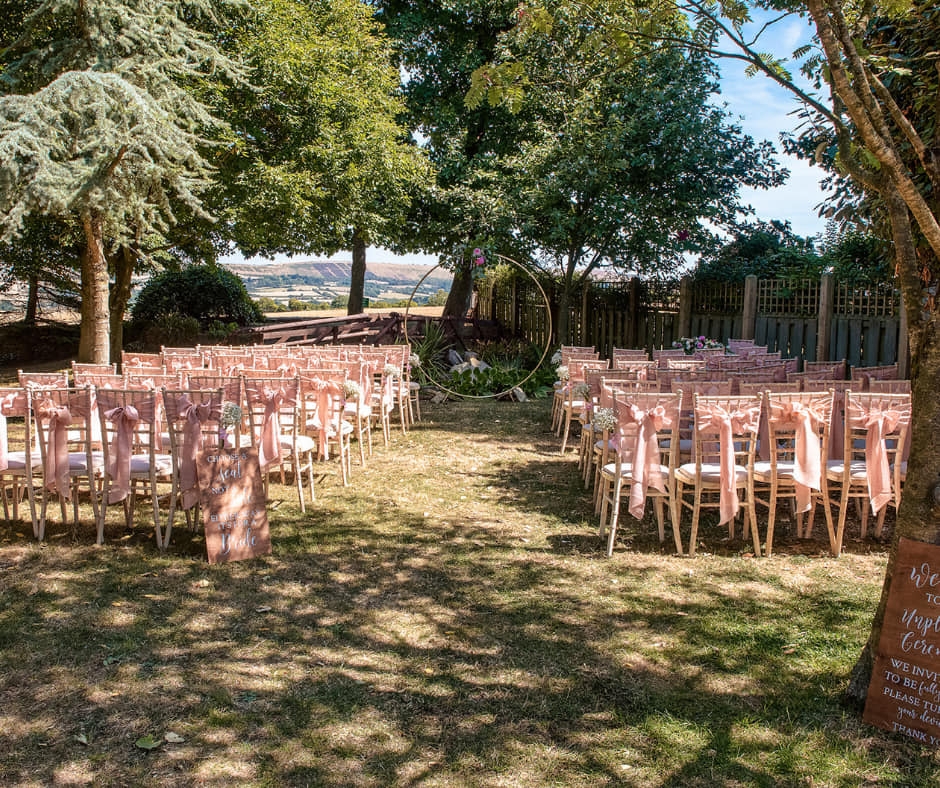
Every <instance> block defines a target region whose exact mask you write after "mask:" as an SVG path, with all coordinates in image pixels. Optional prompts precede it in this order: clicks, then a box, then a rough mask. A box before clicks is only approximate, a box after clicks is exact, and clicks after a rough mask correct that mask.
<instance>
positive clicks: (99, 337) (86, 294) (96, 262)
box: [78, 212, 111, 364]
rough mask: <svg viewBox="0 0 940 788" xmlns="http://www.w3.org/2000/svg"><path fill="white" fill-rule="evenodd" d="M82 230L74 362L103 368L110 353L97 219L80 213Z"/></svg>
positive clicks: (105, 283) (105, 271) (105, 274)
mask: <svg viewBox="0 0 940 788" xmlns="http://www.w3.org/2000/svg"><path fill="white" fill-rule="evenodd" d="M82 230H83V231H84V234H85V250H84V252H83V254H82V309H81V316H82V319H81V334H80V337H79V341H78V360H79V361H81V362H83V363H92V364H107V363H108V359H109V352H110V349H111V348H110V330H109V329H110V325H109V317H108V261H107V258H106V257H105V255H104V238H103V234H102V229H101V219H100V218H99V217H98V216H96V215H95V214H93V213H90V212H86V213H83V214H82Z"/></svg>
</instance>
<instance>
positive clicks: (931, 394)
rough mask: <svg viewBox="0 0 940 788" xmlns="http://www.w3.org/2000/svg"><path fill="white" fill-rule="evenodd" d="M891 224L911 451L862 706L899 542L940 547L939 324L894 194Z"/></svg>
mask: <svg viewBox="0 0 940 788" xmlns="http://www.w3.org/2000/svg"><path fill="white" fill-rule="evenodd" d="M883 196H884V197H885V204H886V206H887V208H888V213H889V217H890V219H891V230H892V237H893V239H894V245H895V251H896V254H897V256H898V269H899V271H900V273H901V276H900V279H901V293H902V297H903V298H904V302H905V306H906V307H907V310H908V314H909V315H912V318H911V320H910V328H909V332H908V335H909V338H910V348H911V384H912V387H913V389H912V397H911V428H910V429H911V438H910V442H911V451H910V459H909V461H908V467H907V479H906V480H905V482H904V495H903V497H902V499H901V508H900V511H898V516H897V521H896V524H895V528H894V533H893V534H892V542H891V552H890V554H889V556H888V567H887V570H886V571H885V581H884V585H883V587H882V590H881V601H880V602H879V604H878V609H877V611H876V612H875V618H874V620H873V622H872V627H871V632H870V633H869V636H868V641H867V643H866V644H865V647H864V649H863V650H862V653H861V655H860V656H859V659H858V662H857V663H856V664H855V667H854V668H853V669H852V676H851V680H850V682H849V686H848V688H847V689H846V693H845V696H846V700H847V701H849V702H850V703H854V704H857V705H858V706H859V707H861V706H862V705H863V704H864V702H865V698H866V696H867V694H868V685H869V683H870V681H871V672H872V667H873V665H874V654H875V650H876V649H877V646H878V642H879V640H880V639H881V628H882V624H883V623H884V615H885V609H886V607H887V603H888V592H889V591H890V589H891V583H892V581H893V579H894V567H895V559H896V557H897V549H898V539H899V538H900V537H902V536H904V537H907V538H908V539H913V540H916V541H919V542H928V543H931V544H940V506H938V505H937V503H936V499H935V498H934V489H935V487H936V486H937V485H938V478H940V443H938V442H937V436H938V435H940V397H937V390H936V389H937V381H938V380H940V320H938V317H940V315H938V313H937V310H936V308H933V309H931V310H930V311H929V312H926V313H925V312H924V310H923V307H922V297H923V293H922V288H921V284H920V281H919V279H918V277H917V276H916V265H917V253H916V251H915V248H914V241H913V236H912V234H911V223H910V214H909V213H908V210H907V206H906V204H905V203H904V201H903V200H902V199H901V197H900V195H898V194H891V193H889V194H885V195H883Z"/></svg>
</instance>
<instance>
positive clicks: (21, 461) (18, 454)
mask: <svg viewBox="0 0 940 788" xmlns="http://www.w3.org/2000/svg"><path fill="white" fill-rule="evenodd" d="M31 459H32V466H33V467H34V468H38V467H40V466H41V465H42V455H41V454H40V453H39V452H38V451H35V452H33V453H32V455H31ZM25 470H26V452H25V451H11V452H10V453H9V454H7V470H6V472H10V471H13V472H16V471H25ZM3 473H4V471H0V475H2V474H3Z"/></svg>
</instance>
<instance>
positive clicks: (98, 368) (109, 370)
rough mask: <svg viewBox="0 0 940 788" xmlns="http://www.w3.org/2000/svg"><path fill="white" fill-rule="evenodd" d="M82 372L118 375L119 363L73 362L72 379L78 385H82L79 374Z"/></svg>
mask: <svg viewBox="0 0 940 788" xmlns="http://www.w3.org/2000/svg"><path fill="white" fill-rule="evenodd" d="M81 374H89V375H116V374H117V364H86V363H83V362H80V361H73V362H72V380H73V381H75V384H76V385H80V383H79V381H78V376H79V375H81Z"/></svg>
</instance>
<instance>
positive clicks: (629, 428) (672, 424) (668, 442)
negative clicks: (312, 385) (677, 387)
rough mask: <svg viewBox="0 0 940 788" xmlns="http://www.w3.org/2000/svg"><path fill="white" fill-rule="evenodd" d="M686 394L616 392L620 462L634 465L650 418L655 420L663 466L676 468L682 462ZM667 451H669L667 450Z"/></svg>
mask: <svg viewBox="0 0 940 788" xmlns="http://www.w3.org/2000/svg"><path fill="white" fill-rule="evenodd" d="M681 413H682V394H681V392H677V393H672V392H670V393H665V392H659V393H656V392H643V393H640V392H637V393H633V394H631V393H627V392H623V391H615V392H614V416H615V418H616V419H617V457H618V462H621V463H622V462H633V460H634V453H635V448H636V446H637V441H638V440H639V438H640V432H641V429H642V427H643V425H644V420H645V419H646V418H647V417H650V418H652V422H651V423H652V425H653V426H654V427H655V428H656V437H657V443H658V445H659V448H660V464H662V465H667V466H668V467H669V468H675V467H676V464H677V463H678V461H679V424H680V418H681ZM664 450H665V451H664Z"/></svg>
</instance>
